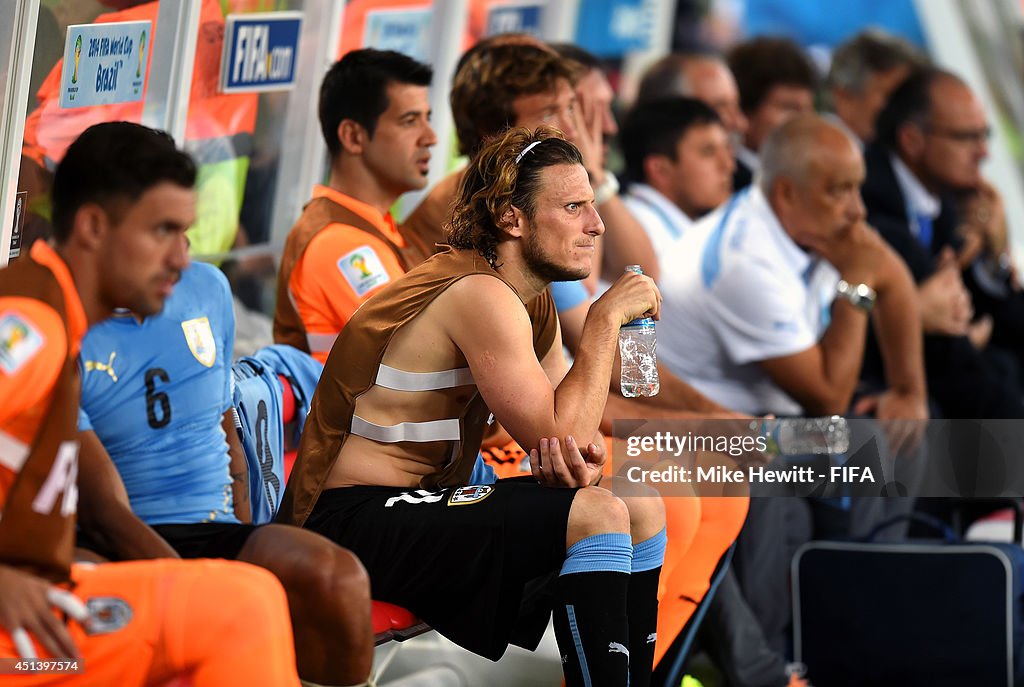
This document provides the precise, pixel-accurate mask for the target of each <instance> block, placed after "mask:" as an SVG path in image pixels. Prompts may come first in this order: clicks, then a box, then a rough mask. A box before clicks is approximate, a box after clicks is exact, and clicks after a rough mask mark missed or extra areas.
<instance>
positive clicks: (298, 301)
mask: <svg viewBox="0 0 1024 687" xmlns="http://www.w3.org/2000/svg"><path fill="white" fill-rule="evenodd" d="M431 76H432V73H431V69H430V67H428V66H426V65H424V64H421V63H419V62H417V61H415V60H413V59H412V58H410V57H407V56H405V55H402V54H400V53H397V52H393V51H387V50H385V51H382V50H373V49H369V48H367V49H364V50H355V51H352V52H350V53H348V54H347V55H345V56H344V57H343V58H341V59H340V60H339V61H338V62H336V63H335V64H334V66H332V67H331V69H330V70H329V71H328V72H327V75H326V76H325V77H324V80H323V83H322V85H321V87H320V126H321V129H322V131H323V135H324V141H325V143H326V144H327V149H328V151H329V152H330V157H331V174H330V179H329V180H328V182H327V185H326V186H317V187H316V188H314V190H313V199H312V200H311V201H310V202H309V204H308V205H306V208H305V209H304V210H303V213H302V216H301V217H300V218H299V221H298V222H297V223H296V224H295V226H294V227H292V230H291V232H290V233H289V235H288V240H287V242H286V244H285V249H284V255H283V256H282V259H281V268H280V271H279V272H278V288H277V294H278V295H277V309H276V312H275V313H274V340H275V341H277V342H278V343H286V344H290V345H292V346H295V347H296V348H298V349H300V350H304V351H308V352H309V353H311V354H312V355H313V357H315V358H316V359H317V360H319V361H320V362H323V361H325V360H326V359H327V354H328V353H329V352H330V350H331V346H333V345H334V340H335V338H337V336H338V332H339V331H341V328H342V327H343V326H344V325H345V322H347V321H348V318H349V317H351V316H352V313H353V312H354V311H355V309H356V308H357V307H358V306H359V304H360V303H362V301H363V300H365V299H366V298H368V297H369V296H370V295H372V294H374V293H376V292H377V291H378V290H379V289H380V288H382V287H383V286H384V285H385V284H387V283H388V282H390V281H392V280H394V279H395V278H397V277H398V276H399V275H401V274H402V273H404V272H405V271H406V270H407V269H409V268H410V267H412V266H413V265H416V264H418V263H419V262H420V261H422V260H423V259H425V258H426V257H427V256H428V255H429V254H430V250H429V248H428V247H427V246H426V245H425V244H423V243H422V242H420V241H418V240H417V239H416V238H415V237H413V236H411V235H410V234H408V233H406V234H402V233H399V231H398V230H397V228H396V227H395V222H394V220H393V219H392V217H391V214H390V212H389V208H390V207H391V205H392V204H393V203H394V202H395V201H396V200H397V199H398V197H399V196H400V195H402V194H403V193H405V192H406V191H412V190H415V189H420V188H423V187H424V186H425V185H426V183H427V171H428V167H429V164H430V147H431V146H433V145H434V144H435V143H436V142H437V137H436V135H435V134H434V130H433V129H432V128H431V126H430V101H429V98H428V94H427V88H428V87H429V85H430V80H431Z"/></svg>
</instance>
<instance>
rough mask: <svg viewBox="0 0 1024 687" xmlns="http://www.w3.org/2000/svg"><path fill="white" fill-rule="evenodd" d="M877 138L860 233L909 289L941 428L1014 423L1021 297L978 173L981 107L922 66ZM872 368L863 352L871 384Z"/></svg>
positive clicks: (993, 197)
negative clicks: (879, 242)
mask: <svg viewBox="0 0 1024 687" xmlns="http://www.w3.org/2000/svg"><path fill="white" fill-rule="evenodd" d="M875 128H876V132H877V138H876V139H875V141H874V143H873V144H872V145H870V146H868V148H867V150H866V151H865V163H866V167H867V181H866V182H865V184H864V186H863V188H862V193H863V197H864V203H865V205H866V206H867V211H868V222H869V223H870V224H871V225H872V226H874V227H876V228H877V229H878V231H879V232H880V233H881V234H882V236H884V237H885V239H886V240H887V241H888V242H889V243H890V244H891V245H892V246H893V247H894V248H895V249H896V250H897V251H898V252H899V253H900V255H902V256H903V259H904V260H905V261H906V262H907V265H908V266H909V267H910V270H911V272H912V273H913V275H914V278H915V280H916V281H917V284H918V295H919V297H920V303H921V316H922V325H923V329H924V332H925V334H926V338H925V358H926V367H927V373H928V386H929V389H930V391H931V393H932V396H933V397H934V398H935V400H936V401H937V403H938V404H939V406H940V407H941V410H942V413H943V415H945V416H946V417H991V418H1005V417H1021V413H1022V411H1024V408H1022V406H1021V401H1020V398H1021V391H1020V379H1021V378H1020V370H1022V369H1024V367H1021V364H1022V363H1024V356H1022V354H1021V342H1024V296H1022V294H1021V292H1020V289H1019V287H1018V285H1017V283H1016V279H1015V278H1014V276H1013V274H1012V273H1011V271H1010V270H1009V265H1010V262H1009V254H1008V252H1007V251H1008V245H1007V232H1006V217H1005V213H1004V210H1003V205H1002V201H1001V199H1000V197H999V195H998V193H997V192H996V191H995V189H994V188H993V187H992V186H991V185H990V184H989V183H988V182H987V181H985V179H983V178H982V176H981V172H980V165H981V162H982V161H983V160H984V159H985V158H986V157H987V156H988V138H989V134H990V129H989V125H988V118H987V116H986V114H985V110H984V108H983V107H982V105H981V102H980V101H979V100H978V98H977V96H975V94H974V93H973V92H972V91H971V89H970V88H969V87H968V86H967V84H965V83H964V82H963V81H962V80H961V79H960V78H959V77H957V76H956V75H954V74H952V73H950V72H946V71H943V70H940V69H937V68H934V67H927V68H923V69H919V70H917V71H916V72H914V73H913V74H912V75H911V76H910V77H908V78H907V80H906V81H905V82H904V83H903V84H902V85H901V86H900V87H899V88H898V89H896V90H895V91H894V92H893V94H892V96H891V97H890V99H889V101H888V103H887V104H886V106H885V108H884V109H883V110H882V112H881V114H880V115H879V117H878V121H877V122H876V126H875ZM873 358H874V359H873ZM879 363H880V361H879V360H878V359H877V357H875V356H873V355H872V352H871V350H870V349H869V352H868V354H867V360H866V365H865V368H866V370H868V371H869V373H868V374H869V376H872V375H871V372H870V371H872V370H874V372H875V373H876V374H880V372H881V366H880V364H879Z"/></svg>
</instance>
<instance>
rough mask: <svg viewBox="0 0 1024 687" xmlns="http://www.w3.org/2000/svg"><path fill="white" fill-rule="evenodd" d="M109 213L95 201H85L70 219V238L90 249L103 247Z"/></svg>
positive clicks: (95, 249) (94, 249)
mask: <svg viewBox="0 0 1024 687" xmlns="http://www.w3.org/2000/svg"><path fill="white" fill-rule="evenodd" d="M110 226H111V222H110V215H108V214H107V211H106V210H104V209H103V208H102V207H100V206H99V205H97V204H96V203H85V204H83V205H82V206H80V207H79V208H78V210H77V211H76V212H75V216H74V218H73V219H72V220H71V236H70V239H71V240H72V241H75V242H76V243H77V244H78V245H80V246H83V247H85V248H88V249H89V250H91V251H98V250H101V249H102V248H103V245H104V243H105V239H106V236H107V233H108V231H109V229H110Z"/></svg>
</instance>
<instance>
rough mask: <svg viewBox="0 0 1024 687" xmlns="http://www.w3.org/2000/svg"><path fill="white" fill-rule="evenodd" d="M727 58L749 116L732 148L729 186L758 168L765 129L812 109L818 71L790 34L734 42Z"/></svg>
mask: <svg viewBox="0 0 1024 687" xmlns="http://www.w3.org/2000/svg"><path fill="white" fill-rule="evenodd" d="M727 59H728V62H729V69H730V70H732V73H733V76H735V77H736V85H737V86H738V87H739V90H740V108H741V109H742V110H743V114H744V116H746V118H747V130H746V132H745V134H744V137H743V145H741V146H737V148H736V163H737V164H736V173H735V174H734V175H733V190H734V191H738V190H740V189H742V188H746V187H747V186H749V185H750V183H751V182H752V181H753V179H754V176H755V175H756V174H757V172H758V171H759V169H760V166H761V163H760V159H759V155H758V153H759V151H760V150H761V144H762V143H764V140H765V138H767V136H768V134H770V133H771V132H772V131H774V130H775V129H776V128H777V127H779V126H781V125H782V124H784V123H786V122H787V121H789V120H790V119H792V118H793V117H795V116H797V115H799V114H807V113H810V112H813V111H814V94H815V92H816V90H817V88H818V74H817V72H816V71H815V68H814V64H813V63H812V62H811V60H810V58H808V57H807V54H806V53H804V51H803V50H802V49H801V48H800V46H798V45H797V44H796V43H794V42H793V41H791V40H789V39H788V38H776V37H771V36H761V37H759V38H753V39H751V40H749V41H745V42H743V43H740V44H739V45H737V46H735V47H733V49H732V50H730V51H729V56H728V58H727Z"/></svg>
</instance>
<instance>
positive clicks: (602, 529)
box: [569, 487, 630, 536]
mask: <svg viewBox="0 0 1024 687" xmlns="http://www.w3.org/2000/svg"><path fill="white" fill-rule="evenodd" d="M569 525H570V527H575V528H579V529H581V530H582V534H583V535H584V536H589V535H593V534H604V533H611V532H621V533H623V534H628V533H629V530H630V528H629V509H628V508H627V507H626V504H625V503H624V502H623V501H622V499H620V498H619V497H617V496H616V495H615V494H613V493H612V492H610V491H608V490H607V489H602V488H601V487H586V488H584V489H580V490H579V491H578V492H576V496H575V497H574V498H573V501H572V507H571V508H570V509H569Z"/></svg>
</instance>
